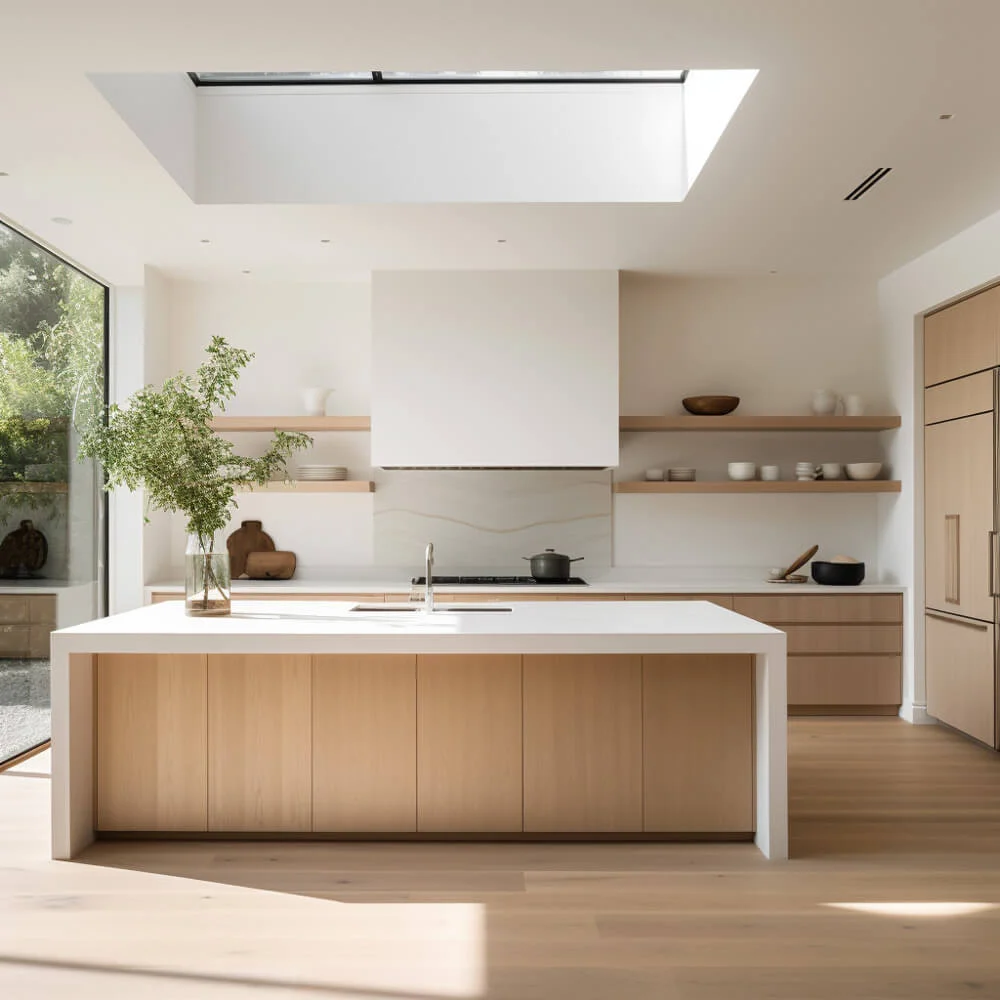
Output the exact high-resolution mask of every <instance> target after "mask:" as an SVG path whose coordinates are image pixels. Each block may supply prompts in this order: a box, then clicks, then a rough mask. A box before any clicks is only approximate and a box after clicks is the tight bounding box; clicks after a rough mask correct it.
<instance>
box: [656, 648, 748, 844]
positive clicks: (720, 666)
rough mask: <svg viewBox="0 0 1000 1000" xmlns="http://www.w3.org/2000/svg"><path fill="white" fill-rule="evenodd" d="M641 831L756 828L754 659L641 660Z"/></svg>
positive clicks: (694, 657)
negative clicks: (642, 823)
mask: <svg viewBox="0 0 1000 1000" xmlns="http://www.w3.org/2000/svg"><path fill="white" fill-rule="evenodd" d="M642 691H643V709H642V711H643V724H642V733H643V816H644V825H643V829H644V830H645V831H646V832H647V833H655V832H670V833H750V832H751V831H752V830H753V829H754V775H753V762H754V754H753V658H752V657H749V656H719V655H690V656H678V655H663V656H660V655H657V656H643V658H642Z"/></svg>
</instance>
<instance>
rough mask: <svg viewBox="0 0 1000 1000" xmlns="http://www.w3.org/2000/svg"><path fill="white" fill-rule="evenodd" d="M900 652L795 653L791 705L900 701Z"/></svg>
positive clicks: (791, 668) (790, 666)
mask: <svg viewBox="0 0 1000 1000" xmlns="http://www.w3.org/2000/svg"><path fill="white" fill-rule="evenodd" d="M902 676H903V675H902V660H901V659H900V657H898V656H792V657H790V658H789V660H788V704H789V705H899V704H900V703H901V699H902Z"/></svg>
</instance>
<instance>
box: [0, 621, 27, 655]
mask: <svg viewBox="0 0 1000 1000" xmlns="http://www.w3.org/2000/svg"><path fill="white" fill-rule="evenodd" d="M30 655H31V626H30V625H0V656H24V657H26V656H30Z"/></svg>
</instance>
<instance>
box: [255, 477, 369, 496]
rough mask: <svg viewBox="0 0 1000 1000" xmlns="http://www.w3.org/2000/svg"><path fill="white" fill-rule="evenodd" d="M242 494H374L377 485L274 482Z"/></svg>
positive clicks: (358, 481)
mask: <svg viewBox="0 0 1000 1000" xmlns="http://www.w3.org/2000/svg"><path fill="white" fill-rule="evenodd" d="M240 492H241V493H374V492H375V484H374V483H372V482H364V481H363V480H355V479H339V480H333V481H326V480H321V481H319V482H317V481H316V480H310V481H309V482H305V481H302V480H288V481H287V482H282V481H278V482H273V483H268V484H267V485H266V486H254V487H253V488H252V489H246V490H240Z"/></svg>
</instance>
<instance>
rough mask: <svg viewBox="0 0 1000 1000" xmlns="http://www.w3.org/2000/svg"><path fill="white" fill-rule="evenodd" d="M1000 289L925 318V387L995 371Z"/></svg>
mask: <svg viewBox="0 0 1000 1000" xmlns="http://www.w3.org/2000/svg"><path fill="white" fill-rule="evenodd" d="M998 342H1000V286H997V287H994V288H987V289H986V290H985V291H983V292H979V293H978V294H976V295H972V296H970V297H969V298H967V299H963V300H962V301H961V302H956V303H955V304H954V305H952V306H948V307H947V308H946V309H941V310H940V311H938V312H936V313H932V314H931V315H930V316H926V317H925V318H924V385H925V386H926V385H934V384H935V383H937V382H944V381H946V380H947V379H952V378H959V377H961V376H962V375H970V374H972V373H973V372H978V371H982V370H983V369H985V368H992V367H994V365H996V364H997V363H998V361H1000V352H998V347H997V345H998Z"/></svg>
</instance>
